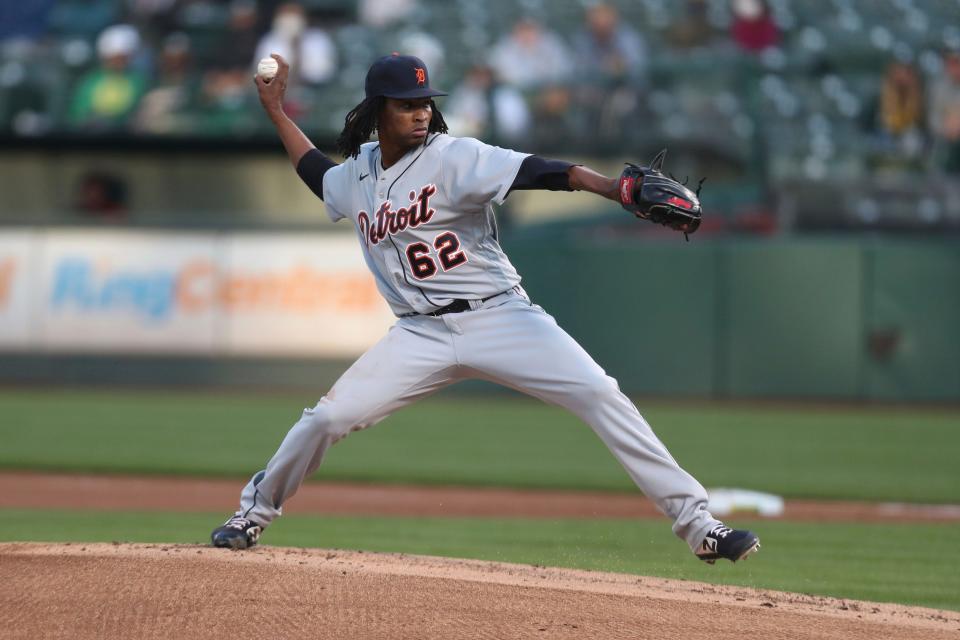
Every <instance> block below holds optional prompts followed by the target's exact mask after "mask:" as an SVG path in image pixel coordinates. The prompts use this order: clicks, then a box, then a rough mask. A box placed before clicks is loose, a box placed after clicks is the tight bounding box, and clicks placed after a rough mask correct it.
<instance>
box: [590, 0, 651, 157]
mask: <svg viewBox="0 0 960 640" xmlns="http://www.w3.org/2000/svg"><path fill="white" fill-rule="evenodd" d="M584 22H585V26H584V28H583V29H581V30H580V31H579V32H578V33H577V34H575V35H574V39H573V44H574V51H575V54H576V59H577V63H578V71H579V73H578V75H577V83H576V86H575V88H574V89H573V91H574V96H575V104H577V106H578V107H579V109H580V111H581V112H582V114H583V117H581V118H580V122H579V126H578V127H577V128H576V129H575V130H574V135H575V137H578V138H579V139H580V140H582V141H583V142H584V143H590V142H600V143H609V142H612V141H615V140H622V135H623V131H624V126H625V125H626V117H627V116H629V115H630V114H632V113H633V112H634V111H635V110H636V109H637V106H638V103H639V96H638V88H639V87H640V85H642V84H643V82H644V80H645V76H646V69H647V50H646V43H645V42H644V40H643V37H642V36H641V35H640V34H639V33H637V31H636V30H635V29H633V27H631V26H629V25H627V24H625V23H622V22H621V21H620V16H619V14H618V13H617V10H616V8H614V7H613V6H612V5H610V4H607V3H605V2H600V3H597V4H594V5H591V6H589V7H588V8H587V10H586V15H585V21H584ZM573 124H574V125H576V124H577V123H573ZM578 134H579V135H578Z"/></svg>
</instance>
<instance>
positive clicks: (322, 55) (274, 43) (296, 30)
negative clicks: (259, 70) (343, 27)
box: [251, 2, 337, 84]
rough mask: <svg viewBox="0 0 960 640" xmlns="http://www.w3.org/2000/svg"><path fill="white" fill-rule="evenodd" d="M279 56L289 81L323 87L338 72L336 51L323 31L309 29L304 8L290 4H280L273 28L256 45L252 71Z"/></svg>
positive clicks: (331, 40)
mask: <svg viewBox="0 0 960 640" xmlns="http://www.w3.org/2000/svg"><path fill="white" fill-rule="evenodd" d="M271 53H279V54H280V55H282V56H283V57H284V58H285V59H286V60H287V61H288V62H289V63H290V73H291V75H290V80H291V81H294V82H301V83H306V84H322V83H324V82H327V81H329V80H331V79H332V78H333V77H334V75H335V73H336V71H337V49H336V46H335V45H334V43H333V39H331V38H330V36H329V35H327V33H326V32H325V31H323V30H322V29H318V28H315V27H311V26H310V25H309V22H308V17H307V13H306V11H305V10H304V8H303V7H302V6H301V5H299V4H295V3H292V2H287V3H284V4H281V5H280V6H278V7H277V11H276V13H275V14H274V17H273V26H272V28H271V29H270V31H268V32H267V33H266V34H265V35H264V36H263V37H262V38H261V39H260V42H259V44H258V45H257V49H256V53H255V54H254V57H253V64H252V66H251V69H254V68H256V63H257V62H258V61H259V60H260V59H261V58H266V57H268V56H269V55H270V54H271Z"/></svg>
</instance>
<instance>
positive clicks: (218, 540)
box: [210, 516, 263, 549]
mask: <svg viewBox="0 0 960 640" xmlns="http://www.w3.org/2000/svg"><path fill="white" fill-rule="evenodd" d="M261 533H263V527H261V526H260V525H258V524H257V523H256V522H254V521H252V520H247V519H246V518H243V517H240V516H233V517H232V518H230V519H229V520H227V521H226V522H224V523H223V526H220V527H217V528H216V529H214V530H213V533H211V534H210V541H211V542H212V543H213V546H215V547H224V548H227V549H249V548H250V547H252V546H254V545H255V544H257V541H258V540H259V539H260V534H261Z"/></svg>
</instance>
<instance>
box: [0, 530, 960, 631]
mask: <svg viewBox="0 0 960 640" xmlns="http://www.w3.org/2000/svg"><path fill="white" fill-rule="evenodd" d="M958 633H960V613H956V612H950V611H938V610H934V609H924V608H919V607H906V606H901V605H891V604H874V603H866V602H855V601H850V600H845V601H844V600H837V599H833V598H824V597H811V596H802V595H797V594H788V593H781V592H772V591H756V590H750V589H744V588H741V587H722V586H716V585H709V584H703V583H697V582H685V581H684V582H681V581H671V580H663V579H659V578H646V577H638V576H631V575H622V574H609V573H597V572H586V571H574V570H567V569H546V568H541V567H532V566H526V565H510V564H501V563H489V562H479V561H472V560H454V559H447V558H434V557H423V556H410V555H393V554H373V553H357V552H342V551H336V552H333V551H323V550H316V549H314V550H304V549H287V548H276V547H274V548H271V547H260V548H257V549H253V550H250V551H244V552H232V551H227V550H224V549H212V548H209V547H200V546H189V545H133V544H37V543H7V544H0V634H2V635H3V637H5V638H30V639H35V638H71V639H83V638H106V639H113V638H170V637H176V638H227V637H231V638H233V637H235V638H245V637H259V638H305V637H310V638H370V639H381V638H382V639H390V640H398V639H406V638H411V639H412V638H419V639H424V638H431V639H432V638H457V639H461V638H462V639H465V640H470V639H473V638H551V639H552V638H657V639H658V640H669V639H673V638H685V639H687V640H699V639H701V638H703V639H707V638H709V639H710V640H718V639H723V638H735V639H736V640H742V639H743V638H789V639H804V640H806V639H815V638H816V639H824V638H846V639H851V640H859V639H867V638H869V639H871V640H874V639H878V638H897V639H902V640H913V639H920V638H924V639H937V638H944V639H946V638H956V637H958Z"/></svg>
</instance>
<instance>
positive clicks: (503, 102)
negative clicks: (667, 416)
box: [444, 63, 530, 144]
mask: <svg viewBox="0 0 960 640" xmlns="http://www.w3.org/2000/svg"><path fill="white" fill-rule="evenodd" d="M444 113H445V117H446V119H447V121H448V123H449V125H450V130H451V131H452V132H453V133H454V134H455V135H458V136H463V137H472V138H482V139H484V140H487V139H490V140H492V141H495V142H506V143H511V144H512V143H514V142H517V141H522V140H524V139H525V136H526V135H527V133H528V132H529V128H530V111H529V109H528V108H527V103H526V102H525V101H524V99H523V96H522V95H521V94H520V92H519V91H517V90H516V89H515V88H513V87H510V86H507V85H503V84H501V83H499V82H498V81H497V80H496V78H495V76H494V73H493V69H491V68H490V67H489V66H488V65H486V64H483V63H480V64H475V65H474V66H473V67H471V68H470V70H469V71H467V75H466V78H464V80H463V82H462V83H460V85H458V86H457V87H456V88H454V90H453V91H452V92H451V93H450V97H449V98H448V99H447V105H446V107H445V108H444Z"/></svg>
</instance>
